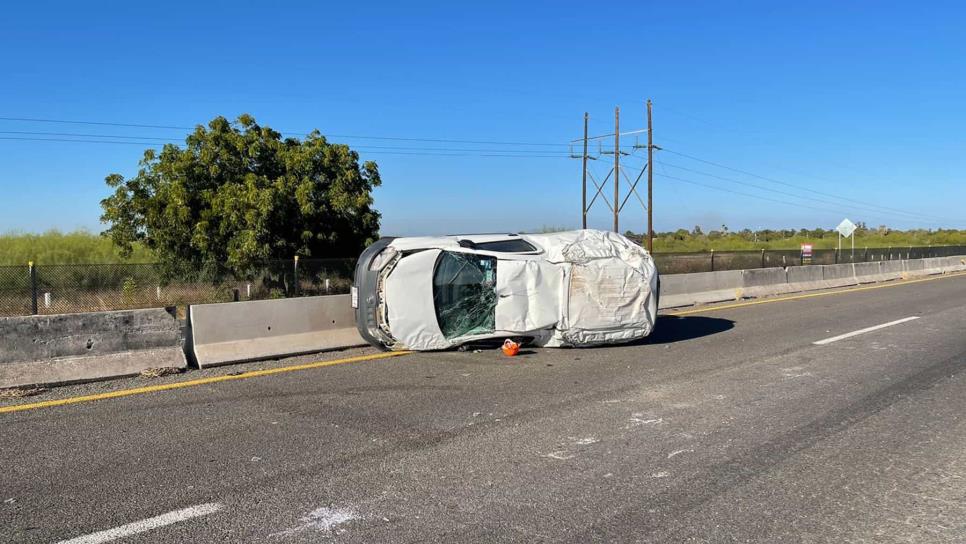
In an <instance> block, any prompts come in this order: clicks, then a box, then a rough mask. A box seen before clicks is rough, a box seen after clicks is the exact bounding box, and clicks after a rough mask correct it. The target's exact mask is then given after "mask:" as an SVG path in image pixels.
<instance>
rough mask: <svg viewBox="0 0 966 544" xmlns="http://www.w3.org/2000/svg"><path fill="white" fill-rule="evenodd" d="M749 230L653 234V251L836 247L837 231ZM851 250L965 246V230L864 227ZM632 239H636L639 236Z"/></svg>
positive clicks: (848, 242) (846, 243)
mask: <svg viewBox="0 0 966 544" xmlns="http://www.w3.org/2000/svg"><path fill="white" fill-rule="evenodd" d="M755 235H756V233H755V232H752V231H742V232H724V231H712V232H709V233H707V234H704V233H701V232H700V231H697V232H695V231H692V232H688V231H685V230H683V229H682V230H679V231H677V232H662V233H656V234H655V236H654V252H655V253H671V252H698V251H709V250H711V249H714V250H715V251H742V250H746V251H751V250H760V249H776V250H777V249H794V250H797V249H799V248H801V245H802V244H812V247H813V248H814V249H835V248H836V247H838V234H837V233H836V232H835V231H822V230H821V229H816V230H814V231H759V232H758V233H757V239H756V236H755ZM854 236H855V249H856V250H860V249H864V248H867V247H868V248H887V247H892V248H900V247H927V246H961V245H966V230H938V231H927V230H911V231H897V230H891V229H886V228H880V229H875V230H873V229H865V230H862V231H857V232H856V233H855V235H854ZM634 238H636V239H639V235H635V236H634ZM851 247H852V241H851V240H848V239H845V238H843V239H842V249H843V250H844V249H849V248H851Z"/></svg>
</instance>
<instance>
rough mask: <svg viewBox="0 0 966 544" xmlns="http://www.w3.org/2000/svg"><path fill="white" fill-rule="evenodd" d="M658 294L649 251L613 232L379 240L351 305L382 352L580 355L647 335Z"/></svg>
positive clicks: (363, 265)
mask: <svg viewBox="0 0 966 544" xmlns="http://www.w3.org/2000/svg"><path fill="white" fill-rule="evenodd" d="M658 285H659V280H658V274H657V269H656V268H655V266H654V261H653V259H651V256H650V255H649V254H648V253H647V251H645V250H644V249H643V248H642V247H640V246H638V245H637V244H635V243H634V242H632V241H630V240H628V239H627V238H625V237H623V236H621V235H620V234H616V233H612V232H604V231H598V230H578V231H570V232H558V233H552V234H472V235H463V236H438V237H421V238H383V239H381V240H379V241H378V242H376V243H375V244H373V245H372V246H370V247H369V248H368V249H366V251H365V252H363V254H362V256H361V257H360V258H359V262H358V264H357V265H356V270H355V279H354V285H353V287H352V306H353V307H354V308H355V316H356V325H357V326H358V328H359V333H360V334H362V337H363V338H365V339H366V340H367V341H368V342H370V343H371V344H373V345H375V346H378V347H380V348H383V349H390V350H440V349H447V348H453V347H458V346H461V345H465V344H475V343H482V342H484V341H489V340H499V339H503V338H515V339H522V340H523V341H525V342H528V343H531V344H532V345H537V346H550V347H581V346H593V345H599V344H613V343H621V342H628V341H632V340H637V339H639V338H643V337H645V336H647V335H648V334H650V333H651V331H652V330H653V329H654V322H655V319H656V318H657V306H658V300H657V298H658Z"/></svg>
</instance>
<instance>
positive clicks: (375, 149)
mask: <svg viewBox="0 0 966 544" xmlns="http://www.w3.org/2000/svg"><path fill="white" fill-rule="evenodd" d="M0 140H14V141H30V142H64V143H84V144H121V145H143V146H158V145H161V142H141V141H118V140H87V139H76V138H27V137H15V136H0ZM394 149H403V150H405V149H412V150H421V151H413V152H404V151H392V150H394ZM350 150H352V151H360V152H363V153H366V154H376V155H426V156H435V157H508V158H509V157H517V158H552V159H560V158H568V157H569V155H567V154H549V153H559V152H543V153H525V152H523V151H515V150H508V149H439V148H418V147H413V148H407V147H391V146H356V147H351V148H350Z"/></svg>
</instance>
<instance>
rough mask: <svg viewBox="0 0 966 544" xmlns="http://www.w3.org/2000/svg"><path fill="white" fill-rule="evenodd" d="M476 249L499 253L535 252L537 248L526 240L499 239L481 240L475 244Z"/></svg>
mask: <svg viewBox="0 0 966 544" xmlns="http://www.w3.org/2000/svg"><path fill="white" fill-rule="evenodd" d="M474 247H475V248H476V249H482V250H484V251H496V252H499V253H533V252H535V251H536V250H537V248H535V247H533V245H531V244H530V243H529V242H527V241H526V240H520V239H519V238H518V239H515V240H497V241H495V242H479V243H477V244H474Z"/></svg>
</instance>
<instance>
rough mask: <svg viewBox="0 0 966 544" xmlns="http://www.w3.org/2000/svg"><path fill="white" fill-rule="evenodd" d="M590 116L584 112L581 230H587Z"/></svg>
mask: <svg viewBox="0 0 966 544" xmlns="http://www.w3.org/2000/svg"><path fill="white" fill-rule="evenodd" d="M589 119H590V115H588V114H587V112H584V176H583V189H582V193H583V203H582V204H581V206H580V214H581V217H582V218H583V228H585V229H586V228H587V123H588V120H589Z"/></svg>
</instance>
